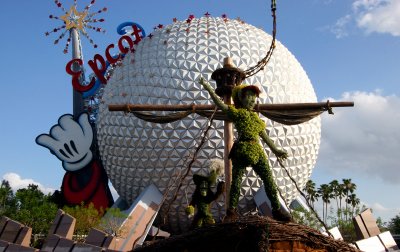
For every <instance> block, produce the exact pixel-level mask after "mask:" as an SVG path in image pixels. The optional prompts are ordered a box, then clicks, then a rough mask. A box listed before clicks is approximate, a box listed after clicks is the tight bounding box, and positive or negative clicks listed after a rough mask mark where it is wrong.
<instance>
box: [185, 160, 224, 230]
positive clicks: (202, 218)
mask: <svg viewBox="0 0 400 252" xmlns="http://www.w3.org/2000/svg"><path fill="white" fill-rule="evenodd" d="M209 170H210V173H209V175H208V176H202V175H199V174H194V175H193V181H194V183H195V185H196V189H195V190H194V193H193V195H192V200H191V202H190V205H189V206H188V207H187V208H186V213H187V214H188V215H189V216H190V215H194V213H195V207H196V208H197V212H196V214H195V215H194V218H193V221H192V225H191V228H192V229H193V228H196V227H201V226H204V225H211V224H214V223H215V220H214V217H213V216H212V214H211V211H210V206H211V203H212V202H213V201H214V200H216V199H218V197H219V196H220V195H221V194H222V193H223V192H224V189H225V182H223V181H220V182H218V185H217V191H216V192H213V191H212V190H211V187H212V186H214V185H215V183H216V181H217V177H218V176H220V175H222V174H223V171H224V163H223V161H221V160H218V159H213V160H211V161H210V167H209Z"/></svg>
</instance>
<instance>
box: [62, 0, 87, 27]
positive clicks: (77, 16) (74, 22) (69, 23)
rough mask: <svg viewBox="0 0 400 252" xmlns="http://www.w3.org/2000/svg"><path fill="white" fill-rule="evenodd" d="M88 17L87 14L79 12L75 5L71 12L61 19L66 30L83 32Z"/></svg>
mask: <svg viewBox="0 0 400 252" xmlns="http://www.w3.org/2000/svg"><path fill="white" fill-rule="evenodd" d="M86 16H87V12H86V11H83V12H78V11H77V10H76V7H75V5H73V6H71V8H70V9H69V11H68V12H67V13H65V15H64V16H61V17H60V19H61V20H63V21H64V22H65V26H66V27H65V29H67V30H70V29H72V28H76V29H78V30H83V22H84V20H85V18H86Z"/></svg>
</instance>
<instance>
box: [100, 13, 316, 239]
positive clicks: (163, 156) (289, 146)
mask: <svg viewBox="0 0 400 252" xmlns="http://www.w3.org/2000/svg"><path fill="white" fill-rule="evenodd" d="M167 29H168V32H167ZM271 40H272V37H271V36H270V35H268V34H266V33H265V32H264V31H262V30H260V29H258V28H255V27H254V26H251V25H248V24H245V23H244V22H241V21H238V20H230V19H222V18H212V17H203V18H199V19H197V18H195V19H193V20H192V21H191V23H190V24H188V23H187V22H186V20H184V21H177V22H174V23H173V24H171V25H167V26H164V28H162V29H158V30H157V31H155V32H153V37H152V38H151V39H150V38H145V39H143V40H142V41H141V42H140V43H139V44H138V45H137V47H136V51H135V53H134V54H130V55H128V56H127V57H125V59H124V60H123V63H122V65H121V66H117V67H115V70H114V73H113V75H112V76H111V78H110V80H109V82H108V84H107V85H106V86H105V88H104V94H103V98H102V101H101V103H100V105H99V106H100V108H99V115H98V118H97V122H96V123H97V125H96V129H97V136H98V145H99V149H100V155H101V157H102V160H103V161H104V168H105V169H106V171H107V174H108V176H109V178H110V180H111V182H112V184H113V185H114V187H115V188H116V190H117V191H118V193H119V195H120V196H121V197H123V198H124V199H125V200H127V201H128V203H129V204H131V203H133V201H134V200H135V198H136V197H137V196H138V195H139V193H140V192H141V191H142V190H143V189H144V188H145V187H146V186H148V185H149V184H151V183H154V184H155V185H156V187H157V188H158V189H159V190H160V191H161V193H162V194H165V195H166V201H165V202H166V203H167V204H166V205H165V206H163V207H162V208H161V210H160V214H161V215H163V214H164V215H168V216H162V217H167V218H168V221H169V223H170V229H171V230H172V231H173V232H174V233H176V232H180V231H185V230H187V229H188V228H189V226H190V220H189V219H188V218H187V216H186V213H185V207H186V206H187V204H186V203H184V202H186V200H185V197H187V198H189V199H190V198H191V195H192V193H193V191H194V188H195V187H194V185H193V181H192V176H193V174H207V173H208V168H207V161H208V160H209V159H212V158H223V155H224V141H223V131H224V130H223V123H222V122H221V121H217V120H215V121H214V123H213V125H212V127H211V129H210V130H209V132H208V139H207V141H206V142H205V144H204V145H203V147H202V148H201V150H200V151H199V153H198V156H197V159H196V161H195V162H194V163H193V166H192V169H191V171H190V172H189V175H188V176H187V177H186V178H185V180H184V181H183V182H184V183H183V184H182V187H181V189H180V190H181V191H179V192H178V197H177V200H175V201H174V202H170V201H169V200H168V199H171V198H172V197H173V195H172V192H174V191H175V189H176V188H177V185H178V183H179V182H180V181H177V180H176V179H177V178H178V177H179V175H182V173H183V172H184V171H185V170H186V169H187V166H186V164H187V163H188V160H189V159H188V157H191V155H193V153H194V151H195V148H196V147H197V146H198V144H199V142H200V140H201V137H202V132H203V131H204V129H205V128H206V127H207V125H208V119H207V118H205V117H202V116H198V115H191V116H188V117H186V118H183V119H181V120H178V121H176V122H172V123H165V124H157V123H149V122H145V121H143V120H141V119H138V118H136V117H135V116H134V115H130V114H124V113H122V112H110V111H109V110H108V107H107V106H108V105H109V104H125V103H127V102H129V103H136V104H164V105H168V104H192V103H196V104H212V101H211V100H210V96H209V95H208V93H207V92H205V90H204V89H203V88H202V87H201V85H200V84H199V83H197V81H198V79H199V78H200V77H201V76H202V77H204V78H207V79H208V80H209V81H210V83H211V85H212V86H215V82H214V81H212V80H211V79H210V78H211V74H212V72H213V71H215V70H216V69H217V68H221V67H222V64H223V62H222V61H223V59H224V58H225V57H227V56H229V57H231V58H232V60H233V62H234V63H235V64H236V66H237V67H239V68H241V69H242V70H246V69H248V68H249V67H252V66H253V65H255V64H256V63H257V62H258V61H259V60H260V59H262V58H263V57H264V56H265V54H266V52H267V51H268V48H269V45H270V43H271ZM245 83H247V84H257V85H260V86H262V89H263V91H264V92H263V97H260V99H259V101H260V103H277V102H285V103H286V102H316V101H317V99H316V96H315V93H314V90H313V87H312V85H311V82H310V81H309V79H308V77H307V75H306V73H305V71H304V70H303V69H302V67H301V65H300V64H299V63H298V61H297V60H296V59H295V57H294V56H293V55H292V54H291V53H290V52H289V51H288V50H287V49H286V48H285V47H284V46H283V45H282V44H281V43H280V42H279V41H277V42H276V48H275V50H274V53H273V55H272V58H271V60H270V62H269V63H268V65H267V66H266V67H265V68H264V70H262V71H260V72H259V73H257V74H256V75H255V76H252V77H250V78H247V79H246V80H245ZM168 113H169V112H167V113H166V114H168ZM157 114H160V113H159V112H157ZM267 122H268V123H267V132H268V133H269V135H270V136H271V138H272V140H273V141H274V143H275V144H276V145H277V147H278V148H282V149H285V150H287V151H288V153H289V155H290V158H289V159H288V160H287V161H285V166H286V168H287V169H288V171H289V172H290V173H291V174H293V175H294V176H295V178H296V179H297V181H298V183H299V184H300V185H301V186H304V185H305V183H306V181H307V180H308V177H309V176H310V174H311V170H312V168H313V167H314V165H315V162H316V158H317V154H318V149H319V143H320V118H315V119H313V120H310V121H308V122H306V123H303V124H299V125H293V126H283V125H282V124H279V123H276V122H273V121H271V120H267ZM264 147H265V148H266V153H267V154H269V155H270V160H269V164H270V166H271V171H272V173H273V177H274V180H275V183H276V184H277V186H278V187H279V188H280V190H281V191H282V193H283V195H284V197H285V198H286V199H287V202H291V201H292V200H293V199H295V198H296V197H297V195H298V192H297V191H296V188H295V186H294V184H293V183H292V182H291V180H290V179H289V177H288V176H287V175H286V173H285V172H284V171H283V169H282V168H281V167H280V166H279V163H278V162H277V160H276V157H275V155H273V154H272V153H271V151H270V150H269V149H268V147H267V145H265V144H264ZM261 186H263V185H262V181H261V179H260V178H259V177H258V176H257V175H256V173H255V172H254V171H253V170H252V169H251V168H248V169H247V170H246V173H245V175H244V177H243V186H242V188H241V197H240V201H239V211H242V212H248V211H253V210H255V204H254V201H253V197H254V194H255V192H256V191H257V190H258V189H259V188H260V187H261ZM224 201H225V199H224V197H221V198H220V199H218V201H217V202H215V204H213V208H212V209H213V215H214V217H215V218H216V219H220V218H221V217H222V216H223V215H224V204H225V203H224ZM169 204H171V207H170V208H169V212H168V213H166V212H165V211H166V207H167V205H169Z"/></svg>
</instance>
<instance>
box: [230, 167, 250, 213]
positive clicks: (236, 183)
mask: <svg viewBox="0 0 400 252" xmlns="http://www.w3.org/2000/svg"><path fill="white" fill-rule="evenodd" d="M245 169H246V167H245V166H241V165H238V164H237V163H235V162H234V161H232V184H231V191H230V196H229V208H236V207H237V206H238V203H239V196H240V187H241V185H242V178H243V174H244V171H245Z"/></svg>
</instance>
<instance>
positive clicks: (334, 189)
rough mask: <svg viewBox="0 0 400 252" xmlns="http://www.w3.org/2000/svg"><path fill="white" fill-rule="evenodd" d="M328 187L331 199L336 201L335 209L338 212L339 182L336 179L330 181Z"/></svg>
mask: <svg viewBox="0 0 400 252" xmlns="http://www.w3.org/2000/svg"><path fill="white" fill-rule="evenodd" d="M329 187H330V188H331V190H332V198H334V199H335V200H336V207H337V209H338V210H339V194H338V193H339V187H340V185H339V181H337V180H336V179H334V180H332V181H331V182H330V183H329Z"/></svg>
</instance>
